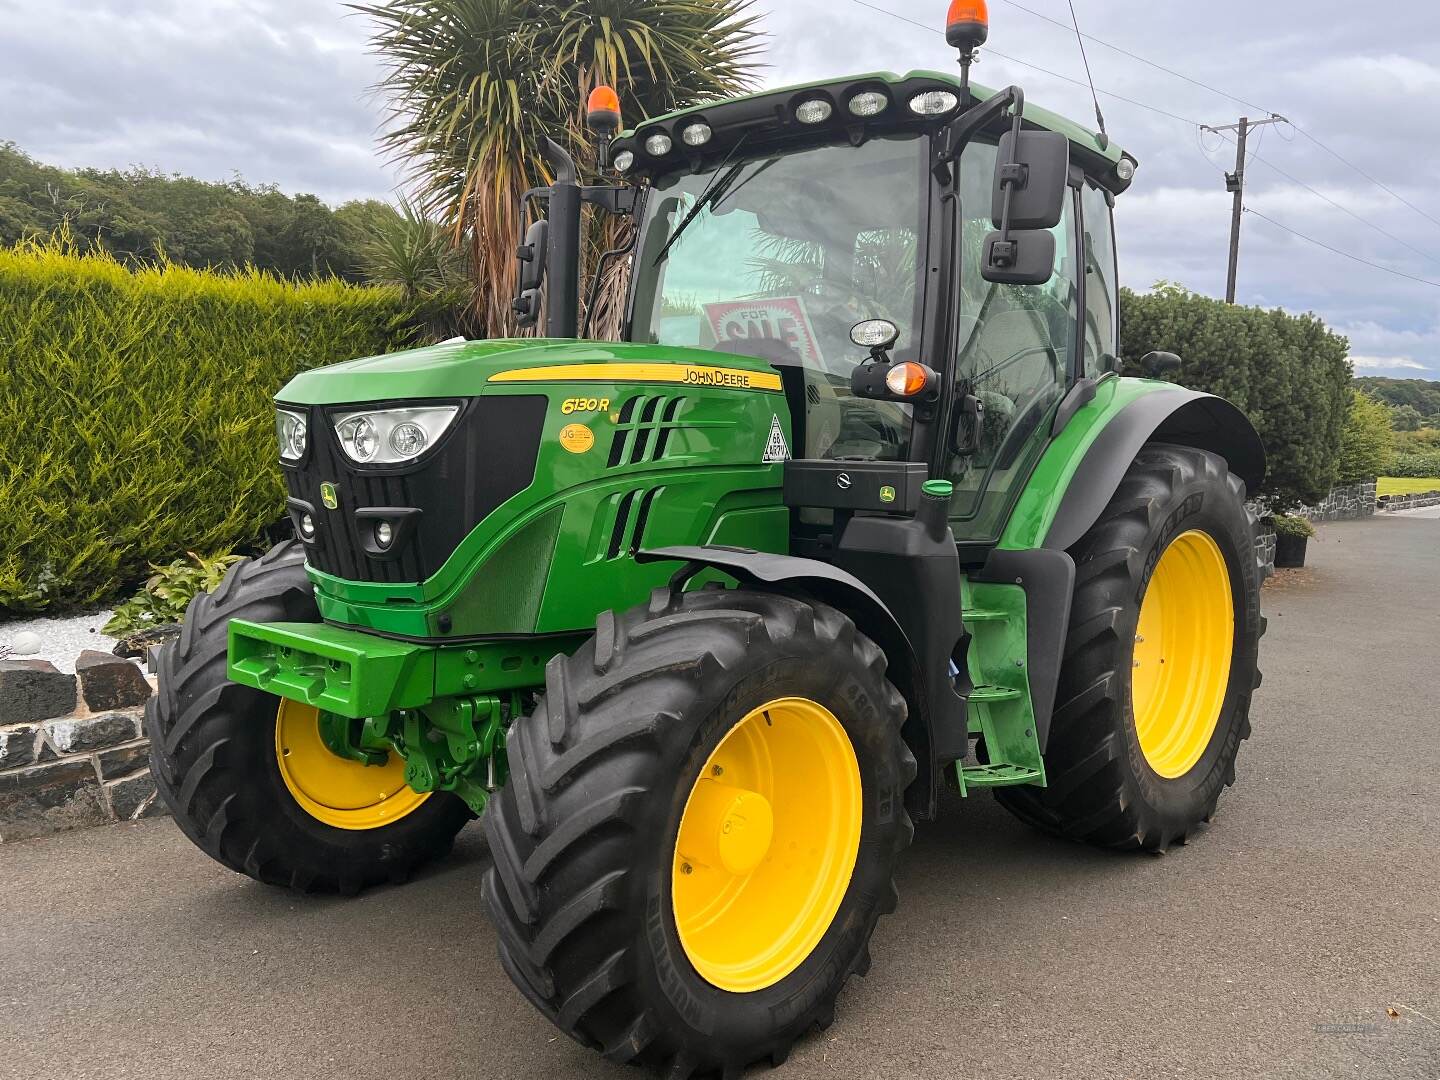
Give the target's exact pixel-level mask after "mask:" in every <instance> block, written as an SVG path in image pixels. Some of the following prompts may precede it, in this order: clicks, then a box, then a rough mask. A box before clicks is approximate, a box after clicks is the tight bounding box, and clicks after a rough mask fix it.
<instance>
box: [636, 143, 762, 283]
mask: <svg viewBox="0 0 1440 1080" xmlns="http://www.w3.org/2000/svg"><path fill="white" fill-rule="evenodd" d="M744 167H745V162H743V161H737V162H736V163H735V164H734V165H731V166H730V167H729V168H728V169H726V170H724V171H723V172H717V173H716V174H715V175H714V176H713V177H711V178H710V183H708V184H706V185H705V190H704V191H702V192H701V193H700V197H699V198H698V199H696V200H695V205H694V206H692V207H690V209H689V211H688V212H686V214H685V216H684V217H683V218H681V219H680V224H679V225H677V226H675V231H674V232H673V233H671V234H670V239H669V240H666V241H665V246H664V247H662V248H661V249H660V253H659V254H658V255H656V256H655V261H654V262H652V263H651V264H650V265H651V266H659V265H660V264H661V263H662V262H664V261H665V256H666V255H669V254H670V249H671V248H672V247H674V246H675V242H676V241H677V240H679V239H680V237H681V236H682V235H683V234H684V232H685V230H686V229H688V228H689V227H690V223H691V222H692V221H694V220H695V219H696V218H697V217H699V216H700V212H701V211H702V210H704V209H705V208H706V207H707V206H709V205H710V204H711V203H713V202H715V201H717V200H718V199H719V198H720V196H722V195H724V194H725V189H726V188H728V187H729V186H730V185H731V184H732V183H734V181H735V177H736V176H738V175H739V174H740V170H741V169H743V168H744Z"/></svg>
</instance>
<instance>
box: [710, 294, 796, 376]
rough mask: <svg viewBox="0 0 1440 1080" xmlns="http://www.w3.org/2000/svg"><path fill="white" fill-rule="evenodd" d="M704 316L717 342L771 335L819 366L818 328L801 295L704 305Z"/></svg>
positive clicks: (771, 337)
mask: <svg viewBox="0 0 1440 1080" xmlns="http://www.w3.org/2000/svg"><path fill="white" fill-rule="evenodd" d="M705 318H706V319H707V320H708V321H709V324H710V333H711V334H713V335H714V337H715V343H716V344H717V345H718V344H720V343H721V342H725V341H744V340H746V339H752V338H770V339H772V340H775V341H780V342H783V343H784V344H786V345H788V346H789V347H790V348H792V349H794V350H795V351H796V352H797V353H799V354H800V359H801V360H803V361H804V362H805V364H806V366H807V367H820V366H822V360H821V357H820V347H819V345H817V344H816V342H815V328H814V327H813V326H811V325H810V316H809V315H808V314H807V313H806V311H805V301H804V299H803V298H802V297H799V296H771V297H766V298H765V299H764V300H725V301H721V302H720V303H716V304H706V305H705Z"/></svg>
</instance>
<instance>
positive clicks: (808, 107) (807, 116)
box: [795, 98, 835, 124]
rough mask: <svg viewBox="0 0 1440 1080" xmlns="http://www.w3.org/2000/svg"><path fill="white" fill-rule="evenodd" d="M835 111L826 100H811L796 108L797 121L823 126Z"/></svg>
mask: <svg viewBox="0 0 1440 1080" xmlns="http://www.w3.org/2000/svg"><path fill="white" fill-rule="evenodd" d="M834 111H835V107H834V106H833V105H831V104H830V102H828V101H826V100H825V99H824V98H811V99H810V100H809V101H802V102H801V103H800V104H799V105H796V106H795V119H796V120H799V121H800V123H802V124H823V123H824V122H825V121H826V120H829V119H830V114H831V113H833V112H834Z"/></svg>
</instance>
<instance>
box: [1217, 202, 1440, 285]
mask: <svg viewBox="0 0 1440 1080" xmlns="http://www.w3.org/2000/svg"><path fill="white" fill-rule="evenodd" d="M1245 213H1247V214H1254V215H1255V216H1256V217H1258V218H1259V219H1260V220H1261V221H1268V222H1269V223H1270V224H1271V225H1274V226H1275V227H1276V228H1277V229H1282V230H1284V231H1285V232H1287V233H1289V234H1290V235H1291V236H1295V237H1298V238H1299V239H1301V240H1304V241H1305V242H1306V243H1310V244H1314V245H1315V246H1316V247H1320V248H1324V249H1325V250H1326V251H1328V252H1331V253H1332V254H1335V255H1339V256H1341V257H1342V258H1346V259H1349V260H1350V261H1351V262H1357V263H1360V264H1361V265H1362V266H1368V267H1370V268H1372V269H1374V270H1384V271H1385V273H1387V274H1394V275H1395V276H1396V277H1402V278H1405V279H1406V280H1407V281H1415V282H1418V283H1420V284H1421V285H1429V286H1431V287H1432V288H1435V289H1440V281H1431V280H1430V279H1429V278H1423V277H1417V276H1416V275H1414V274H1407V273H1405V271H1403V270H1396V269H1395V268H1394V267H1393V266H1386V265H1385V264H1384V263H1377V262H1371V261H1370V260H1369V259H1362V258H1361V257H1360V256H1359V255H1352V254H1351V253H1350V252H1348V251H1341V250H1340V249H1339V248H1337V247H1331V246H1330V245H1329V244H1327V243H1325V242H1324V241H1323V240H1316V239H1315V238H1314V237H1313V236H1306V235H1305V234H1304V233H1302V232H1300V231H1299V230H1297V229H1292V228H1290V226H1289V225H1282V224H1280V222H1278V221H1276V220H1275V219H1274V218H1272V217H1266V216H1265V215H1264V214H1262V213H1261V212H1260V211H1259V210H1256V209H1254V208H1252V207H1249V206H1247V207H1245Z"/></svg>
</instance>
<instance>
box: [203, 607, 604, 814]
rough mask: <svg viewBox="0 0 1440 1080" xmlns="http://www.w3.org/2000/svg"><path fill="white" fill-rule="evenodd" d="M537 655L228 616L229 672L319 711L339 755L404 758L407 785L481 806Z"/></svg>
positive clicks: (323, 732) (538, 673)
mask: <svg viewBox="0 0 1440 1080" xmlns="http://www.w3.org/2000/svg"><path fill="white" fill-rule="evenodd" d="M579 644H580V639H577V640H575V641H570V640H568V639H566V640H560V639H557V640H555V641H553V642H551V645H552V646H553V647H554V648H553V650H546V651H545V655H540V653H539V652H535V651H522V650H518V649H516V648H515V646H514V645H513V644H511V643H503V642H502V643H495V642H478V643H474V644H470V645H456V646H444V647H437V646H430V645H420V644H415V643H411V642H400V641H391V640H388V639H385V638H378V637H376V636H375V635H373V634H363V633H359V632H357V631H353V630H345V629H342V628H339V627H332V626H327V625H325V624H323V623H265V624H259V623H251V622H247V621H245V620H243V619H235V620H233V621H232V622H231V623H230V656H231V658H232V664H231V668H230V671H231V676H232V678H233V679H234V680H235V681H236V682H238V683H241V684H242V685H245V686H251V687H254V688H255V689H257V690H263V691H265V692H266V693H270V694H277V695H279V696H281V697H284V698H289V699H291V700H293V701H298V702H301V703H302V704H305V705H310V706H313V707H314V708H315V709H317V710H318V711H319V714H320V719H319V726H320V737H321V740H322V741H323V742H324V743H325V745H326V746H327V747H328V748H329V749H330V750H331V751H332V752H333V753H335V754H336V755H337V756H339V757H342V758H346V759H348V760H351V761H359V762H361V763H363V764H366V765H383V764H384V763H385V762H386V761H387V760H388V757H389V755H390V754H391V753H398V754H399V755H400V756H401V757H402V758H404V759H405V782H406V783H407V784H408V785H409V786H410V787H411V788H412V789H413V790H415V791H418V792H431V791H450V792H454V793H455V794H456V795H458V796H459V797H460V798H461V799H463V800H464V801H465V803H466V804H467V805H468V806H469V807H470V809H471V810H473V811H474V812H475V813H476V814H479V813H480V812H481V811H482V810H484V809H485V803H486V801H487V799H488V798H489V795H490V793H491V792H493V791H495V790H496V789H497V788H499V787H500V786H501V785H503V784H504V783H505V780H506V778H507V776H508V772H507V769H506V764H505V732H506V730H507V729H508V728H509V726H510V724H511V722H512V721H513V720H514V719H515V718H516V717H518V716H520V715H522V714H523V713H525V712H526V711H527V710H528V709H529V707H530V706H531V705H532V704H533V695H534V693H535V692H536V691H538V690H539V688H540V687H541V686H543V685H544V681H545V675H544V667H545V662H546V660H548V659H549V656H550V655H551V653H552V651H564V652H570V651H573V650H574V649H575V648H577V647H578V646H579Z"/></svg>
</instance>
